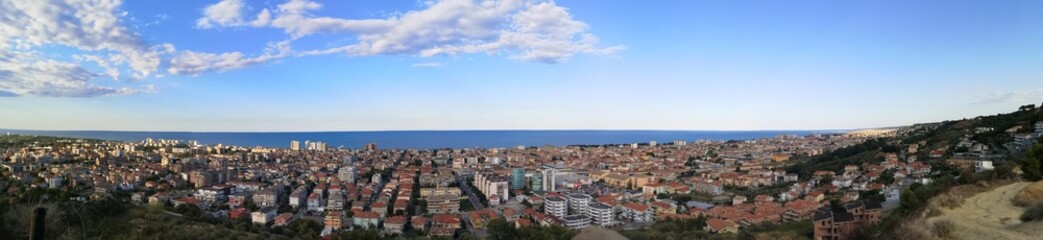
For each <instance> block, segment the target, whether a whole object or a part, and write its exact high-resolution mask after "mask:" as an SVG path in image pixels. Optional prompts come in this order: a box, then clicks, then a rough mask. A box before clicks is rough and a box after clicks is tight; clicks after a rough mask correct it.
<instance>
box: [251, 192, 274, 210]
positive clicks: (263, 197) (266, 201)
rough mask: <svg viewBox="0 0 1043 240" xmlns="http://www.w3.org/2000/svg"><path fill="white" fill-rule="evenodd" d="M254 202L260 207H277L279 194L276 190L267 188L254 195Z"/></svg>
mask: <svg viewBox="0 0 1043 240" xmlns="http://www.w3.org/2000/svg"><path fill="white" fill-rule="evenodd" d="M253 200H254V204H257V206H259V207H276V206H277V204H278V203H279V193H278V191H276V190H275V189H272V188H265V189H264V190H261V191H259V192H257V194H254V196H253Z"/></svg>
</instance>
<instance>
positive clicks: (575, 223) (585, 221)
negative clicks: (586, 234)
mask: <svg viewBox="0 0 1043 240" xmlns="http://www.w3.org/2000/svg"><path fill="white" fill-rule="evenodd" d="M561 221H562V222H564V224H565V228H568V229H583V228H586V227H587V226H590V216H587V215H584V214H573V215H568V216H564V217H561Z"/></svg>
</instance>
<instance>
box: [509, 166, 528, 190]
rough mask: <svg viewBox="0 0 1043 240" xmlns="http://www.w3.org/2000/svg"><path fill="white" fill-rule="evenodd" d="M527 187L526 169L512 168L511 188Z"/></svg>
mask: <svg viewBox="0 0 1043 240" xmlns="http://www.w3.org/2000/svg"><path fill="white" fill-rule="evenodd" d="M523 188H525V169H524V168H515V169H513V170H511V189H523Z"/></svg>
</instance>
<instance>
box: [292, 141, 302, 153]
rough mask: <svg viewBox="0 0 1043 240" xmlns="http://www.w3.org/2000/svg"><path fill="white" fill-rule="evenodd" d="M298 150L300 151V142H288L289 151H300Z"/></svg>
mask: <svg viewBox="0 0 1043 240" xmlns="http://www.w3.org/2000/svg"><path fill="white" fill-rule="evenodd" d="M300 150H301V142H298V141H297V140H293V141H290V151H300Z"/></svg>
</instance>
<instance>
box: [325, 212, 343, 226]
mask: <svg viewBox="0 0 1043 240" xmlns="http://www.w3.org/2000/svg"><path fill="white" fill-rule="evenodd" d="M322 223H323V225H326V228H329V229H333V230H340V229H341V228H343V227H344V212H342V211H330V212H328V213H326V217H325V218H323V219H322Z"/></svg>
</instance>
